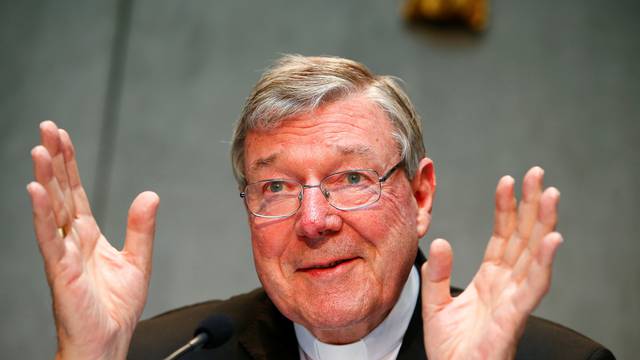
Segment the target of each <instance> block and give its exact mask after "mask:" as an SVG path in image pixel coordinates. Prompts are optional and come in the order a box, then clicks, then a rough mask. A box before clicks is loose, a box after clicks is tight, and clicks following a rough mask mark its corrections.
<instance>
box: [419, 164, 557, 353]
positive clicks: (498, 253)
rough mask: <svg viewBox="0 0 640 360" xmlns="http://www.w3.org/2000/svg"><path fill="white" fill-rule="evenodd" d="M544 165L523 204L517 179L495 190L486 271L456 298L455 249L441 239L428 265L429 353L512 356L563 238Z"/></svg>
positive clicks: (530, 177) (534, 172) (526, 185)
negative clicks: (545, 180) (452, 283)
mask: <svg viewBox="0 0 640 360" xmlns="http://www.w3.org/2000/svg"><path fill="white" fill-rule="evenodd" d="M543 174H544V172H543V170H542V169H541V168H539V167H534V168H532V169H531V170H529V171H528V172H527V174H526V175H525V178H524V181H523V191H522V198H523V199H522V201H521V202H520V205H519V206H517V205H516V200H515V196H514V180H513V178H511V177H508V176H505V177H503V178H502V179H500V181H499V183H498V186H497V189H496V213H495V224H494V231H493V235H492V237H491V240H490V241H489V244H488V245H487V250H486V252H485V256H484V259H483V261H482V264H481V265H480V269H479V270H478V272H477V273H476V275H475V276H474V278H473V280H472V281H471V283H470V284H469V286H468V287H467V288H466V290H465V291H464V292H462V293H461V294H460V295H459V296H457V297H452V296H451V294H450V288H449V286H450V277H451V266H452V262H453V253H452V250H451V246H450V245H449V243H447V242H446V241H445V240H442V239H438V240H435V241H434V242H433V243H432V244H431V247H430V251H429V261H428V262H427V263H426V264H425V265H424V266H423V269H422V274H423V283H422V291H423V301H422V307H423V312H422V313H423V318H424V334H425V347H426V350H427V354H428V356H429V358H430V359H509V358H513V356H514V355H515V351H516V346H517V343H518V340H519V338H520V336H521V335H522V332H523V330H524V325H525V323H526V320H527V317H528V315H529V314H530V313H531V312H532V311H533V309H534V308H535V307H536V306H537V305H538V303H539V302H540V300H541V299H542V297H543V296H544V295H545V294H546V292H547V290H548V289H549V285H550V282H551V267H552V261H553V258H554V256H555V253H556V250H557V248H558V246H559V244H560V243H561V242H562V237H561V236H560V234H559V233H557V232H554V229H555V225H556V222H557V205H558V201H559V197H560V193H559V192H558V190H556V189H555V188H553V187H551V188H548V189H546V190H544V191H543V190H542V186H543V185H542V182H543Z"/></svg>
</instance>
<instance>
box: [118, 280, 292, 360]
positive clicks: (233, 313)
mask: <svg viewBox="0 0 640 360" xmlns="http://www.w3.org/2000/svg"><path fill="white" fill-rule="evenodd" d="M216 314H224V315H226V316H228V317H230V318H231V320H232V323H233V335H232V337H231V339H230V340H229V341H228V342H227V343H225V344H224V345H222V346H221V347H220V348H218V349H213V350H206V351H200V352H198V353H193V354H192V356H190V357H186V358H189V359H198V358H211V356H216V355H217V356H223V357H220V358H234V359H243V358H246V359H248V358H252V356H251V355H253V354H252V353H253V352H255V351H256V346H255V342H256V341H260V342H261V341H263V337H264V336H267V337H268V336H269V334H272V333H273V334H278V333H279V334H281V335H285V334H283V332H284V333H290V334H291V336H294V337H295V335H294V334H293V326H292V325H291V323H290V322H289V321H288V320H286V319H285V318H284V317H283V316H282V315H281V314H280V313H279V312H278V310H277V309H276V308H275V306H274V305H273V303H271V301H270V300H269V298H268V296H267V294H266V293H265V292H264V290H263V289H262V288H258V289H255V290H253V291H251V292H248V293H245V294H240V295H236V296H233V297H231V298H229V299H227V300H210V301H205V302H201V303H196V304H192V305H188V306H183V307H180V308H177V309H173V310H170V311H167V312H165V313H162V314H159V315H156V316H153V317H151V318H149V319H147V320H143V321H140V322H139V323H138V326H137V327H136V330H135V332H134V334H133V338H132V340H131V345H130V347H129V355H128V358H129V359H152V358H164V357H166V356H167V355H169V354H170V353H171V352H173V351H174V350H176V349H178V348H179V347H181V346H182V345H184V344H185V343H186V342H187V341H189V340H190V339H191V338H192V337H193V333H194V331H195V329H196V327H197V326H198V324H199V323H200V322H201V321H202V320H203V319H205V318H207V317H208V316H211V315H216ZM265 334H266V335H265ZM259 351H264V349H260V350H259Z"/></svg>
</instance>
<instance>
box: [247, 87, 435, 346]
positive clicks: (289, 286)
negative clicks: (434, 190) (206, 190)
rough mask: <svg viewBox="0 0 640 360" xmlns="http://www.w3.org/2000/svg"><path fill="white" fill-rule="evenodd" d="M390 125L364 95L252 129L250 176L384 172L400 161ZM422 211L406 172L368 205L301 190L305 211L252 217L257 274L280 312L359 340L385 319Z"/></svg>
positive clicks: (320, 330) (309, 180) (310, 180)
mask: <svg viewBox="0 0 640 360" xmlns="http://www.w3.org/2000/svg"><path fill="white" fill-rule="evenodd" d="M392 130H393V129H392V125H391V123H390V122H389V120H388V119H387V118H386V116H385V114H384V112H383V111H381V110H380V108H379V107H378V106H376V105H375V104H374V103H373V102H371V101H370V100H368V99H366V98H364V97H362V96H354V97H350V98H347V99H345V100H342V101H338V102H334V103H332V104H328V105H326V106H323V107H321V108H320V109H318V110H317V111H314V112H312V113H308V114H303V115H299V116H295V117H292V118H288V119H285V120H284V121H283V122H282V124H281V125H280V126H278V127H277V128H274V129H270V130H254V131H251V132H250V133H249V134H248V136H247V138H246V143H245V165H244V166H245V174H246V176H247V181H248V182H249V183H251V182H255V181H259V180H264V179H274V178H286V179H294V180H297V181H299V182H301V183H303V184H309V185H316V184H318V183H319V182H320V181H321V180H322V179H323V178H324V177H325V176H327V175H329V174H332V173H335V172H338V171H343V170H349V169H374V170H376V171H377V172H378V174H380V175H382V174H384V173H385V172H386V171H387V170H389V169H390V168H391V167H392V166H393V165H395V164H396V163H397V162H398V161H399V160H400V155H399V151H398V147H397V144H396V142H395V141H394V139H393V137H392V136H391V133H392ZM429 196H430V195H429ZM418 207H419V205H418V204H417V202H416V198H415V197H414V191H413V189H412V183H411V182H410V180H409V179H407V177H406V175H405V173H404V171H403V169H402V168H400V169H399V170H397V171H396V172H394V173H393V175H392V176H391V177H390V178H389V179H388V180H387V181H386V182H384V183H383V184H382V195H381V197H380V200H379V201H378V202H376V203H375V204H373V205H371V206H369V207H366V208H364V209H358V210H352V211H342V210H338V209H335V208H333V207H331V205H329V203H328V202H327V200H326V199H325V198H324V197H323V195H322V194H321V192H320V190H319V189H318V188H310V189H305V190H304V200H303V202H302V205H301V207H300V209H299V210H298V212H297V213H296V214H294V215H292V216H290V217H288V218H284V219H265V218H260V217H255V216H253V215H249V224H250V229H251V239H252V246H253V255H254V260H255V265H256V270H257V273H258V277H259V278H260V281H261V282H262V284H263V286H264V288H265V290H266V292H267V294H268V295H269V297H270V298H271V299H272V300H273V302H274V303H275V305H276V306H277V307H278V309H279V310H280V311H281V312H282V313H283V314H284V315H285V316H286V317H287V318H289V319H291V320H292V321H295V322H297V323H299V324H302V325H304V326H305V327H306V328H307V329H309V330H310V331H311V332H312V333H313V334H314V335H315V336H316V337H318V338H319V339H320V340H323V341H326V342H332V343H345V342H351V341H355V340H356V339H358V338H361V337H362V336H364V335H366V334H367V333H368V332H370V331H371V330H372V329H373V328H374V327H375V326H376V325H377V324H379V323H380V322H381V321H382V320H383V319H384V317H385V316H386V315H387V314H388V312H389V311H390V310H391V308H392V307H393V305H394V304H395V301H396V300H397V298H398V296H399V293H400V291H401V290H402V287H403V286H404V282H405V280H406V278H407V276H408V273H409V271H410V269H411V266H412V264H413V261H414V259H415V256H416V251H417V248H418V239H419V237H420V236H422V235H423V234H424V230H425V229H424V226H423V227H422V228H419V227H418V226H417V223H419V222H420V221H419V216H420V215H419V211H418ZM427 221H428V220H427ZM422 224H423V225H424V220H423V221H422ZM427 226H428V224H427Z"/></svg>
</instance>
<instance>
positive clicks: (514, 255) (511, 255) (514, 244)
mask: <svg viewBox="0 0 640 360" xmlns="http://www.w3.org/2000/svg"><path fill="white" fill-rule="evenodd" d="M543 178H544V170H542V168H540V167H538V166H534V167H532V168H531V169H529V171H527V174H526V175H525V176H524V179H523V181H522V201H520V205H519V206H518V226H517V232H515V233H514V234H513V235H512V236H511V238H510V239H509V243H508V245H507V248H506V250H505V253H504V259H503V260H504V262H505V263H506V264H508V265H514V264H515V263H516V262H517V261H518V258H519V257H520V254H521V253H522V251H523V250H524V249H525V248H526V247H527V244H528V242H529V238H530V236H531V231H532V230H533V226H534V224H535V223H536V220H537V219H538V208H539V203H540V196H541V194H542V182H543Z"/></svg>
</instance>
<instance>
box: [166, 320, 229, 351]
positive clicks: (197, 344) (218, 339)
mask: <svg viewBox="0 0 640 360" xmlns="http://www.w3.org/2000/svg"><path fill="white" fill-rule="evenodd" d="M232 334H233V325H232V324H231V319H230V318H229V317H228V316H226V315H221V314H217V315H211V316H209V317H207V318H205V319H204V320H202V321H201V322H200V324H198V327H197V328H196V331H195V332H194V334H193V336H194V337H193V339H191V340H190V341H189V342H188V343H186V344H185V345H184V346H182V347H181V348H180V349H178V350H176V351H174V352H173V353H171V355H169V356H167V357H166V358H164V360H174V359H178V358H180V357H182V356H183V355H184V354H186V353H189V352H191V351H194V350H199V349H201V348H204V349H213V348H216V347H218V346H220V345H222V344H224V343H226V342H227V341H228V340H229V339H230V338H231V335H232Z"/></svg>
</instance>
